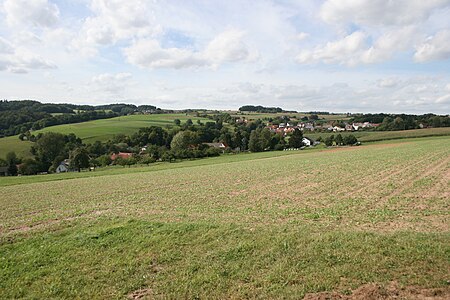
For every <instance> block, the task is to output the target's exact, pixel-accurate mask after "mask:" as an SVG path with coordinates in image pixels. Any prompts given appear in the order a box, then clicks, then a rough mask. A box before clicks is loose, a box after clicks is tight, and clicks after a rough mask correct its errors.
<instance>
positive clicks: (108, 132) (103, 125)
mask: <svg viewBox="0 0 450 300" xmlns="http://www.w3.org/2000/svg"><path fill="white" fill-rule="evenodd" d="M175 119H179V120H181V123H184V122H185V121H186V120H187V119H191V120H192V121H193V122H196V121H197V120H202V121H204V122H206V121H211V120H209V119H205V118H198V117H194V116H190V115H186V114H159V115H131V116H122V117H117V118H111V119H104V120H95V121H89V122H82V123H75V124H64V125H57V126H51V127H47V128H44V129H42V130H38V131H36V132H34V134H38V133H39V132H49V131H52V132H60V133H63V134H69V133H75V134H76V135H77V136H78V137H80V138H81V139H83V141H84V142H85V143H92V142H95V141H106V140H108V139H110V138H111V137H113V136H114V135H115V134H119V133H122V134H127V135H130V134H132V133H134V132H136V131H137V130H138V129H139V128H142V127H149V126H161V127H167V126H168V127H172V126H174V120H175Z"/></svg>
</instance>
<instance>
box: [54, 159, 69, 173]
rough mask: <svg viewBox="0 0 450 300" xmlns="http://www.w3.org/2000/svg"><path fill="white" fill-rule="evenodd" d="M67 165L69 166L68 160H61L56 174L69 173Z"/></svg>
mask: <svg viewBox="0 0 450 300" xmlns="http://www.w3.org/2000/svg"><path fill="white" fill-rule="evenodd" d="M69 165H70V160H69V159H65V160H63V161H62V162H61V163H60V164H59V166H58V167H57V168H56V173H65V172H69Z"/></svg>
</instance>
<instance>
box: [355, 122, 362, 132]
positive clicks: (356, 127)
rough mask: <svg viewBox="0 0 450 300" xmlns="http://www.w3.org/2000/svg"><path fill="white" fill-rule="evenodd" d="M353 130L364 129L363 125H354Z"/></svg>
mask: <svg viewBox="0 0 450 300" xmlns="http://www.w3.org/2000/svg"><path fill="white" fill-rule="evenodd" d="M352 126H353V130H355V131H358V129H359V128H362V127H363V123H353V124H352Z"/></svg>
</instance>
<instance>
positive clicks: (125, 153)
mask: <svg viewBox="0 0 450 300" xmlns="http://www.w3.org/2000/svg"><path fill="white" fill-rule="evenodd" d="M132 156H133V153H128V152H119V153H117V154H116V153H113V154H112V155H111V160H115V159H116V158H119V157H121V158H130V157H132Z"/></svg>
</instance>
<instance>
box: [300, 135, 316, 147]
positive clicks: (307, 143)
mask: <svg viewBox="0 0 450 300" xmlns="http://www.w3.org/2000/svg"><path fill="white" fill-rule="evenodd" d="M302 143H303V145H305V146H308V147H309V146H314V144H315V143H314V141H313V140H312V139H310V138H307V137H303V139H302Z"/></svg>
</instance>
